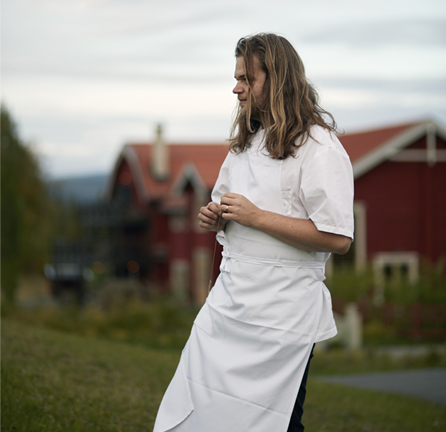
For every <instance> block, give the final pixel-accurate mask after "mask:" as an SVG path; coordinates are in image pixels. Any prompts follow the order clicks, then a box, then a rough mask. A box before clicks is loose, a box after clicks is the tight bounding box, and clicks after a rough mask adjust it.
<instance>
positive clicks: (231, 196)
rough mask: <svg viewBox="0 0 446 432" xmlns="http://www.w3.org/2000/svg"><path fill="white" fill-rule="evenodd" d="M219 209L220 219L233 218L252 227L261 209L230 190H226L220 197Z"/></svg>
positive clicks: (228, 219)
mask: <svg viewBox="0 0 446 432" xmlns="http://www.w3.org/2000/svg"><path fill="white" fill-rule="evenodd" d="M220 209H221V210H222V211H223V213H222V219H224V220H226V221H230V220H233V221H234V222H237V223H239V224H240V225H244V226H247V227H252V226H253V225H254V221H255V219H256V217H258V216H259V215H260V213H261V210H260V209H259V208H258V207H257V206H255V205H254V204H253V203H252V202H251V201H249V199H248V198H246V197H244V196H243V195H239V194H236V193H232V192H226V193H225V194H224V195H223V196H222V197H221V205H220Z"/></svg>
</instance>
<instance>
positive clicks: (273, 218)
mask: <svg viewBox="0 0 446 432" xmlns="http://www.w3.org/2000/svg"><path fill="white" fill-rule="evenodd" d="M220 210H221V211H222V212H223V213H222V216H221V217H222V222H223V221H225V222H226V221H234V222H237V223H239V224H240V225H244V226H246V227H250V228H254V229H257V230H259V231H262V232H264V233H266V234H269V235H270V236H272V237H275V238H276V239H278V240H281V241H283V242H284V243H287V244H289V245H291V246H294V247H297V248H299V249H303V250H307V251H313V252H334V253H338V254H345V253H347V251H348V250H349V248H350V244H351V242H352V239H351V238H349V237H345V236H343V235H339V234H333V233H330V232H324V231H319V230H318V229H317V228H316V225H315V224H314V223H313V221H312V220H310V219H298V218H293V217H289V216H283V215H281V214H277V213H273V212H269V211H266V210H261V209H260V208H259V207H257V206H256V205H254V204H253V203H252V202H251V201H249V200H248V199H247V198H246V197H244V196H243V195H239V194H235V193H232V192H227V193H225V194H224V195H223V196H222V197H221V205H220Z"/></svg>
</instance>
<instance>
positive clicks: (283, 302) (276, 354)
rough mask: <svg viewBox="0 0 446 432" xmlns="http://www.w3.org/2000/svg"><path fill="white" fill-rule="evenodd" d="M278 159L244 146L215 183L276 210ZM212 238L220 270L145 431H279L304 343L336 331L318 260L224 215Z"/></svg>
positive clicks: (297, 379)
mask: <svg viewBox="0 0 446 432" xmlns="http://www.w3.org/2000/svg"><path fill="white" fill-rule="evenodd" d="M282 165H283V161H280V160H274V159H272V158H270V157H267V156H264V155H262V154H261V153H259V152H257V151H256V148H255V146H254V145H253V147H252V148H251V149H248V151H245V152H244V153H242V154H240V155H237V156H235V157H233V158H232V162H231V164H230V166H229V168H228V167H227V169H228V170H229V172H228V175H227V179H228V180H227V185H225V188H226V187H227V190H228V191H230V192H235V193H239V194H242V195H244V196H246V197H247V198H248V199H249V200H250V201H252V202H253V203H254V204H256V205H257V206H258V207H260V208H262V209H264V210H269V211H272V212H276V213H280V214H286V211H285V207H286V205H285V204H284V199H283V197H284V194H283V191H282V190H281V184H280V179H281V169H282ZM285 195H286V194H285ZM217 238H218V240H219V242H220V243H221V244H223V246H224V250H223V259H222V264H221V266H220V270H221V273H220V275H219V277H218V279H217V281H216V283H215V286H214V287H213V289H212V291H211V292H210V294H209V296H208V298H207V300H206V303H205V304H204V306H203V308H202V309H201V311H200V312H199V314H198V315H197V318H196V319H195V322H194V326H193V328H192V332H191V335H190V338H189V340H188V342H187V344H186V346H185V348H184V350H183V353H182V356H181V360H180V363H179V366H178V369H177V371H176V373H175V376H174V378H173V379H172V382H171V383H170V385H169V387H168V389H167V391H166V394H165V395H164V398H163V401H162V403H161V406H160V408H159V412H158V415H157V419H156V423H155V429H154V432H164V431H173V432H250V431H253V432H254V431H255V432H286V430H287V428H288V425H289V422H290V417H291V412H292V410H293V407H294V404H295V401H296V397H297V393H298V390H299V386H300V383H301V381H302V377H303V374H304V371H305V366H306V364H307V362H308V358H309V355H310V352H311V348H312V346H313V344H314V343H315V342H316V341H319V340H323V339H327V338H329V337H332V336H334V335H335V334H336V327H335V324H334V320H333V316H332V313H331V298H330V294H329V292H328V290H327V288H326V287H325V285H324V284H323V280H324V279H325V278H324V265H325V260H323V261H316V260H315V259H314V256H312V255H310V254H309V253H308V252H306V251H303V250H300V249H297V248H294V247H292V246H288V245H286V244H285V243H283V242H281V241H279V240H276V239H274V238H273V237H271V236H269V235H267V234H264V233H262V232H260V231H257V230H254V229H251V228H246V227H244V226H241V225H239V224H237V223H234V222H231V223H228V224H227V226H226V230H225V232H223V231H220V232H219V233H218V235H217ZM324 256H325V255H324ZM327 311H329V313H327Z"/></svg>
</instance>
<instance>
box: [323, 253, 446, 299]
mask: <svg viewBox="0 0 446 432" xmlns="http://www.w3.org/2000/svg"><path fill="white" fill-rule="evenodd" d="M419 270H420V271H419V279H418V281H417V282H416V283H410V282H409V280H408V279H407V278H404V277H401V278H399V279H393V280H391V279H389V280H386V283H385V286H384V300H385V301H386V302H392V303H397V304H402V305H407V304H414V303H426V304H446V272H445V260H444V259H442V260H439V261H438V263H434V264H433V263H430V262H428V261H425V260H422V261H421V263H420V269H419ZM326 284H327V287H328V288H329V289H330V292H331V294H332V297H333V298H334V299H337V300H341V301H342V302H361V301H362V302H364V301H365V302H369V301H371V300H372V298H373V292H374V287H375V282H374V277H373V269H372V267H371V266H368V267H367V268H366V269H365V270H363V271H358V270H356V269H355V268H354V266H352V265H349V266H348V265H344V266H336V267H335V268H334V269H333V273H332V275H331V276H330V277H329V278H328V279H327V281H326Z"/></svg>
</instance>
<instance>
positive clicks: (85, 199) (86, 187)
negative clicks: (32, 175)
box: [47, 174, 109, 204]
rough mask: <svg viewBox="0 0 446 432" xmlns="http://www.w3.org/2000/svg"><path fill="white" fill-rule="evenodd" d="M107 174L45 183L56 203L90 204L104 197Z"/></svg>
mask: <svg viewBox="0 0 446 432" xmlns="http://www.w3.org/2000/svg"><path fill="white" fill-rule="evenodd" d="M108 178H109V175H108V174H95V175H88V176H81V177H67V178H62V179H56V180H50V181H48V182H47V185H48V190H49V193H50V195H51V196H52V197H53V198H54V199H56V200H57V201H62V202H75V203H78V204H90V203H94V202H98V201H101V200H102V199H103V197H104V193H105V187H106V185H107V180H108Z"/></svg>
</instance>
